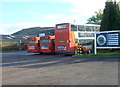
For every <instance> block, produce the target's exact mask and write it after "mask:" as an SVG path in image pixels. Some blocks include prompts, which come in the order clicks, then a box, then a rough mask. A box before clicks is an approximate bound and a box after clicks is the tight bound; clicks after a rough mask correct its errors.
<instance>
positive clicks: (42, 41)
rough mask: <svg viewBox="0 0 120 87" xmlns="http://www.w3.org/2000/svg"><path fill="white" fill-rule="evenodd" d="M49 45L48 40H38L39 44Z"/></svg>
mask: <svg viewBox="0 0 120 87" xmlns="http://www.w3.org/2000/svg"><path fill="white" fill-rule="evenodd" d="M49 43H50V40H49V39H44V40H40V44H49Z"/></svg>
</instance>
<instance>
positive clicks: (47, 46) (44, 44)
mask: <svg viewBox="0 0 120 87" xmlns="http://www.w3.org/2000/svg"><path fill="white" fill-rule="evenodd" d="M54 40H55V36H42V37H40V49H41V50H40V52H41V53H54V52H55V43H54Z"/></svg>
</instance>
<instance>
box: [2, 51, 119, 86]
mask: <svg viewBox="0 0 120 87" xmlns="http://www.w3.org/2000/svg"><path fill="white" fill-rule="evenodd" d="M1 65H2V66H1V67H2V84H3V85H118V57H73V56H64V55H43V54H42V55H38V54H30V53H27V52H26V51H17V52H6V53H3V54H2V64H1Z"/></svg>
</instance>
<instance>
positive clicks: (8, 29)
mask: <svg viewBox="0 0 120 87" xmlns="http://www.w3.org/2000/svg"><path fill="white" fill-rule="evenodd" d="M0 27H1V32H0V34H13V33H15V32H17V31H20V30H22V29H25V28H30V27H54V25H52V24H42V23H41V24H33V23H22V24H1V25H0Z"/></svg>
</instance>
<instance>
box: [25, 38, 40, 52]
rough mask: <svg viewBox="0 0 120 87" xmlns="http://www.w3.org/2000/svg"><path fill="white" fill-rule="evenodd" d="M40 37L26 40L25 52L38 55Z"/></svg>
mask: <svg viewBox="0 0 120 87" xmlns="http://www.w3.org/2000/svg"><path fill="white" fill-rule="evenodd" d="M39 41H40V37H29V38H28V39H27V52H29V53H39V52H40V44H39Z"/></svg>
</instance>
